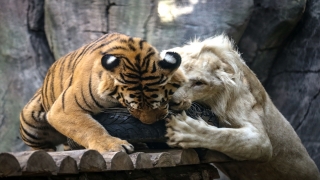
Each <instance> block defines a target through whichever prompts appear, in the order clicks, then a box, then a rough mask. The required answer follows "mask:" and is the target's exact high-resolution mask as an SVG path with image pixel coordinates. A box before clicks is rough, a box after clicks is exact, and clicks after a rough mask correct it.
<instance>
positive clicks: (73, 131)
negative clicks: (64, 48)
mask: <svg viewBox="0 0 320 180" xmlns="http://www.w3.org/2000/svg"><path fill="white" fill-rule="evenodd" d="M180 63H181V58H180V55H179V54H177V53H174V52H167V53H166V54H165V55H164V57H160V55H159V53H158V52H157V50H156V49H155V48H154V47H152V46H151V45H150V44H148V43H147V42H145V41H144V40H142V39H140V38H133V37H129V36H126V35H123V34H117V33H112V34H107V35H105V36H103V37H101V38H100V39H98V40H96V41H94V42H92V43H90V44H88V45H85V46H83V47H82V48H80V49H78V50H76V51H73V52H71V53H69V54H67V55H66V56H64V57H62V58H60V59H59V60H57V61H56V62H55V63H54V64H53V65H52V66H51V67H50V69H49V70H48V72H47V75H46V77H45V80H44V83H43V86H42V87H40V89H39V90H38V91H37V92H36V94H35V95H34V97H33V98H32V99H31V100H30V101H29V102H28V104H27V105H26V106H25V107H24V108H23V110H22V112H21V114H20V123H21V125H20V134H21V137H22V139H23V141H24V142H25V143H26V144H27V145H29V146H30V147H32V148H33V149H45V150H47V151H54V150H56V146H57V145H59V144H62V143H65V142H66V137H69V138H72V139H73V140H74V141H76V142H77V143H78V144H80V145H82V146H84V147H85V148H88V149H95V150H98V151H99V152H105V151H128V152H131V151H133V146H132V145H131V144H129V143H128V142H127V141H125V140H121V139H119V138H116V137H112V136H110V135H109V134H108V132H107V131H106V130H105V129H104V128H103V127H102V126H101V125H100V124H99V123H98V122H97V121H96V120H94V119H93V118H92V115H93V114H97V113H99V112H102V111H104V110H105V109H106V108H109V107H115V106H118V105H119V104H121V105H122V106H125V107H127V109H128V110H129V112H130V113H131V114H132V115H133V116H135V117H136V118H138V119H140V120H141V121H142V122H143V123H146V124H151V123H154V122H155V121H157V120H160V119H162V118H164V117H165V116H166V115H167V113H168V101H169V99H170V97H171V95H172V94H173V92H174V91H175V90H176V89H177V88H178V87H179V86H180V85H181V84H182V83H183V82H184V81H185V78H184V76H183V73H182V72H180V70H178V67H179V66H180Z"/></svg>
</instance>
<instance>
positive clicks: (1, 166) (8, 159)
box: [0, 153, 21, 177]
mask: <svg viewBox="0 0 320 180" xmlns="http://www.w3.org/2000/svg"><path fill="white" fill-rule="evenodd" d="M18 175H21V167H20V164H19V162H18V160H17V159H16V158H15V157H14V156H13V155H12V154H10V153H0V177H7V176H18Z"/></svg>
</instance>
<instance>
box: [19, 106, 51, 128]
mask: <svg viewBox="0 0 320 180" xmlns="http://www.w3.org/2000/svg"><path fill="white" fill-rule="evenodd" d="M20 115H21V119H22V121H23V122H24V123H25V124H26V125H27V126H29V127H32V128H34V129H41V130H47V129H48V127H47V126H35V125H33V124H30V123H29V122H28V121H27V120H26V118H25V116H24V111H21V113H20ZM35 121H36V120H35ZM21 126H22V125H21Z"/></svg>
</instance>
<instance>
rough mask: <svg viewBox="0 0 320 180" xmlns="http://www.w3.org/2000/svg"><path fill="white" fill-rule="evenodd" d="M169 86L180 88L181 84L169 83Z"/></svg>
mask: <svg viewBox="0 0 320 180" xmlns="http://www.w3.org/2000/svg"><path fill="white" fill-rule="evenodd" d="M169 84H170V85H172V86H173V87H175V88H179V87H180V84H176V83H169Z"/></svg>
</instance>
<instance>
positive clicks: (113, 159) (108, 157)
mask: <svg viewBox="0 0 320 180" xmlns="http://www.w3.org/2000/svg"><path fill="white" fill-rule="evenodd" d="M102 156H103V158H104V159H105V161H106V163H107V169H108V170H132V169H134V166H133V163H132V161H131V159H130V157H129V156H128V154H127V153H125V152H107V153H102Z"/></svg>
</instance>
